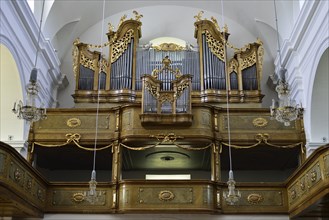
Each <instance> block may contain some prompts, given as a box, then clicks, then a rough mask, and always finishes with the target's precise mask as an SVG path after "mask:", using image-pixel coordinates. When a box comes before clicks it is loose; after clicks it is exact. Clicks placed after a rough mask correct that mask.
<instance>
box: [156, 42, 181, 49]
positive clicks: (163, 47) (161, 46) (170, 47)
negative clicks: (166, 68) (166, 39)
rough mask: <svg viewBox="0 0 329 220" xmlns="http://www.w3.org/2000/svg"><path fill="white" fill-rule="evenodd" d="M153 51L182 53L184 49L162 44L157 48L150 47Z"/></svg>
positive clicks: (174, 45) (175, 45)
mask: <svg viewBox="0 0 329 220" xmlns="http://www.w3.org/2000/svg"><path fill="white" fill-rule="evenodd" d="M152 48H153V49H155V50H157V51H182V50H185V47H182V46H180V45H178V44H174V43H162V44H160V45H157V46H152Z"/></svg>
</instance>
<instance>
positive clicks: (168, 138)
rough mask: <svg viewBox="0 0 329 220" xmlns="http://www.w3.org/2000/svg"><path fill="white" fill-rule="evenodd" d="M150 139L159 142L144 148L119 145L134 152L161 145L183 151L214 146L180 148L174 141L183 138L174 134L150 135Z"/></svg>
mask: <svg viewBox="0 0 329 220" xmlns="http://www.w3.org/2000/svg"><path fill="white" fill-rule="evenodd" d="M150 137H154V138H156V139H157V140H158V141H159V142H158V143H156V144H154V145H150V146H145V147H130V146H127V145H125V144H122V143H120V145H121V146H122V147H125V148H127V149H129V150H136V151H141V150H146V149H150V148H153V147H156V146H158V145H161V144H173V145H176V146H177V147H179V148H182V149H185V150H205V149H207V148H209V147H211V146H213V145H214V144H213V143H210V144H208V145H207V146H205V147H185V146H182V145H179V144H177V143H175V141H176V140H177V139H182V138H183V137H181V136H176V135H175V134H174V133H169V134H158V135H150Z"/></svg>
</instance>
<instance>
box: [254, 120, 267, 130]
mask: <svg viewBox="0 0 329 220" xmlns="http://www.w3.org/2000/svg"><path fill="white" fill-rule="evenodd" d="M252 124H253V125H254V126H255V127H258V128H261V127H265V126H266V125H267V124H268V121H267V120H266V119H265V118H255V119H254V120H253V121H252Z"/></svg>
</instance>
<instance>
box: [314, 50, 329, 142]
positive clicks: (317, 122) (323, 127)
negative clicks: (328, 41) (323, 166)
mask: <svg viewBox="0 0 329 220" xmlns="http://www.w3.org/2000/svg"><path fill="white" fill-rule="evenodd" d="M328 61H329V48H327V49H326V50H325V51H324V53H323V54H322V56H321V59H320V62H319V64H318V66H317V69H316V75H315V79H314V84H313V91H312V99H311V108H310V109H311V138H310V139H311V142H313V143H319V145H323V144H325V143H328V142H329V98H328V94H329V66H328ZM321 143H323V144H321Z"/></svg>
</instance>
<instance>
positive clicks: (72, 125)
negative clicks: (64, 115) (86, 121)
mask: <svg viewBox="0 0 329 220" xmlns="http://www.w3.org/2000/svg"><path fill="white" fill-rule="evenodd" d="M66 125H67V126H68V127H70V128H75V127H79V126H80V125H81V120H80V119H79V118H70V119H68V120H67V121H66Z"/></svg>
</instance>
